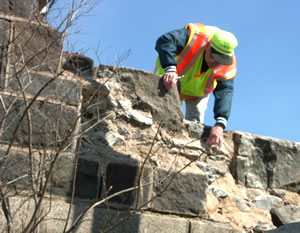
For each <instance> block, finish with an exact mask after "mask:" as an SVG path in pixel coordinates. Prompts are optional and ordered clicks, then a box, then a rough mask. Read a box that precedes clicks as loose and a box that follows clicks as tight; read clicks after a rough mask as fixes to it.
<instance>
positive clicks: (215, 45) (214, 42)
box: [209, 30, 238, 65]
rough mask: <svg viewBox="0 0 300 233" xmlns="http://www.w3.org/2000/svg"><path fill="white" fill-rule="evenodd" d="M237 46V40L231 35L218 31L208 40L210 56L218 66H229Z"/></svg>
mask: <svg viewBox="0 0 300 233" xmlns="http://www.w3.org/2000/svg"><path fill="white" fill-rule="evenodd" d="M237 45H238V42H237V39H236V38H235V36H234V35H233V34H232V33H230V32H227V31H223V30H218V31H217V32H216V33H215V34H214V35H213V36H212V38H211V40H210V45H209V47H210V55H211V57H212V59H213V60H215V61H216V62H217V63H219V64H223V65H231V64H232V61H233V55H234V49H235V48H236V47H237Z"/></svg>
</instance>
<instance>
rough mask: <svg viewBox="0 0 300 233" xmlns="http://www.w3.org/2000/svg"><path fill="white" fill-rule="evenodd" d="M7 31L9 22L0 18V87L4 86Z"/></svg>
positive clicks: (7, 42)
mask: <svg viewBox="0 0 300 233" xmlns="http://www.w3.org/2000/svg"><path fill="white" fill-rule="evenodd" d="M9 31H10V22H8V21H6V20H0V89H2V88H3V87H4V86H5V75H6V69H7V67H6V66H7V59H8V56H7V54H8V44H9V41H8V38H9Z"/></svg>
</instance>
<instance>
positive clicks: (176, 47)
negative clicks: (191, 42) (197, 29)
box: [155, 28, 190, 72]
mask: <svg viewBox="0 0 300 233" xmlns="http://www.w3.org/2000/svg"><path fill="white" fill-rule="evenodd" d="M189 35H190V31H189V29H187V28H182V29H178V30H174V31H171V32H168V33H166V34H164V35H162V36H160V37H159V38H158V39H157V41H156V46H155V49H156V51H157V52H158V55H159V60H160V64H161V66H162V67H163V68H164V69H165V71H166V72H167V68H170V67H173V68H175V72H176V66H177V63H176V61H175V56H176V55H178V54H180V53H181V51H182V50H183V49H184V47H185V45H186V43H187V41H188V39H189Z"/></svg>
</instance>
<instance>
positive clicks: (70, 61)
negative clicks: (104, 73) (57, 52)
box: [62, 52, 94, 80]
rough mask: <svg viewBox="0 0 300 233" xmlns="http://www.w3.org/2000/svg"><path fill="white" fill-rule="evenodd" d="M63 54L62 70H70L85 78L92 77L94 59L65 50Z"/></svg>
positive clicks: (89, 78)
mask: <svg viewBox="0 0 300 233" xmlns="http://www.w3.org/2000/svg"><path fill="white" fill-rule="evenodd" d="M63 55H64V56H63V61H62V63H63V65H62V68H63V69H64V70H68V71H71V72H72V73H74V74H76V75H78V76H80V77H81V78H84V79H87V80H91V79H93V77H94V61H93V60H92V59H91V58H89V57H86V56H83V55H79V54H75V53H66V52H65V53H64V54H63Z"/></svg>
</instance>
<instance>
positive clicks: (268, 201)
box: [254, 195, 283, 210]
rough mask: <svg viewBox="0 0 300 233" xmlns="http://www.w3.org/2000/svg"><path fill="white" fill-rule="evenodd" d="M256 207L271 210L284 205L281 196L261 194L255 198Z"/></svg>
mask: <svg viewBox="0 0 300 233" xmlns="http://www.w3.org/2000/svg"><path fill="white" fill-rule="evenodd" d="M254 204H255V206H256V208H258V209H263V210H271V209H272V208H276V207H279V206H282V205H283V201H282V200H281V199H280V198H279V197H275V196H272V195H261V196H257V197H256V198H255V202H254Z"/></svg>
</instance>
